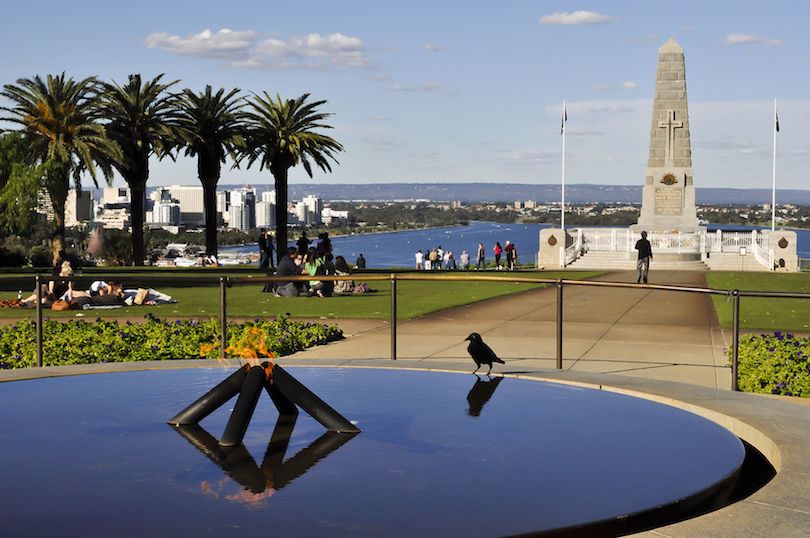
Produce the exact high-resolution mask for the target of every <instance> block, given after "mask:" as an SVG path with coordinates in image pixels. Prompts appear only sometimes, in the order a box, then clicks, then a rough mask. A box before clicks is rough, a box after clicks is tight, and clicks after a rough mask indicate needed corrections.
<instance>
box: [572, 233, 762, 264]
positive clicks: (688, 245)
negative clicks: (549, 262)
mask: <svg viewBox="0 0 810 538" xmlns="http://www.w3.org/2000/svg"><path fill="white" fill-rule="evenodd" d="M640 238H641V233H640V232H635V231H631V230H629V229H621V228H575V229H571V230H569V231H568V240H567V241H566V243H567V248H565V249H563V248H560V265H561V266H566V265H568V264H570V263H571V262H573V261H574V260H576V259H577V258H579V257H580V256H581V255H582V254H584V253H585V252H591V251H599V252H632V251H633V250H634V249H635V245H636V241H638V240H639V239H640ZM647 239H648V240H649V241H650V243H651V244H652V249H653V252H654V253H658V254H665V253H678V254H701V255H703V254H705V253H709V252H715V253H721V252H735V253H739V252H740V247H745V248H746V250H747V251H748V252H751V253H753V254H754V258H755V259H756V261H757V262H758V263H759V264H761V265H762V266H763V267H765V268H767V269H768V270H773V257H774V254H773V249H770V248H769V237H768V234H767V233H762V232H759V233H758V232H757V231H756V230H752V231H750V232H748V231H741V232H723V231H721V230H717V231H716V232H711V233H708V232H655V231H653V232H648V235H647Z"/></svg>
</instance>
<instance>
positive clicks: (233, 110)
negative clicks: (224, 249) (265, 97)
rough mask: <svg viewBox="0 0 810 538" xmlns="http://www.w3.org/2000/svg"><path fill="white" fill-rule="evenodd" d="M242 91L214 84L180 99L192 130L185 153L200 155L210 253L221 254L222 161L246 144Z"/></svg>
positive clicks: (185, 122)
mask: <svg viewBox="0 0 810 538" xmlns="http://www.w3.org/2000/svg"><path fill="white" fill-rule="evenodd" d="M239 92H240V90H239V89H235V90H231V92H230V93H228V94H227V95H225V90H224V89H220V90H219V91H218V92H217V93H216V94H213V93H212V90H211V86H206V87H205V91H204V92H200V93H199V94H196V93H194V92H193V91H191V90H189V89H185V90H183V99H182V102H181V103H180V110H181V111H182V115H183V127H184V129H185V130H186V131H187V132H188V133H189V134H190V137H189V139H188V142H187V144H186V152H185V154H186V155H188V156H192V157H195V156H196V157H197V177H199V178H200V183H202V186H203V206H204V211H205V253H206V254H207V255H216V254H217V201H216V192H217V184H218V183H219V176H220V172H221V171H222V164H223V163H224V162H225V158H226V157H227V156H228V155H231V156H232V157H233V156H234V154H235V153H234V152H235V150H236V148H237V147H240V146H244V135H245V124H244V120H245V114H244V113H243V112H241V110H240V109H241V108H242V106H243V103H242V98H241V97H237V94H238V93H239Z"/></svg>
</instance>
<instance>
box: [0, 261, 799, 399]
mask: <svg viewBox="0 0 810 538" xmlns="http://www.w3.org/2000/svg"><path fill="white" fill-rule="evenodd" d="M354 277H355V279H356V280H359V279H358V278H357V277H358V275H354ZM94 278H96V279H98V280H103V279H104V278H103V275H94ZM311 278H312V277H311V276H307V275H305V276H294V277H291V276H267V277H225V276H222V277H218V278H213V277H195V278H194V279H193V280H194V282H198V283H200V284H215V283H218V284H219V287H220V319H221V335H220V356H221V357H222V358H225V348H226V347H227V339H228V335H227V325H228V323H227V320H228V317H227V289H228V288H229V287H231V286H232V285H233V284H246V283H250V284H259V283H267V282H289V281H296V282H306V281H309V280H311ZM56 279H59V280H74V281H75V280H80V279H81V277H67V278H65V277H43V276H41V275H37V276H36V277H35V282H36V294H37V298H38V299H39V294H40V290H41V288H42V283H43V282H49V281H51V280H56ZM85 279H86V278H85ZM110 279H112V280H116V279H120V275H111V277H110ZM318 279H319V280H327V281H337V280H346V277H345V276H326V275H318ZM2 280H8V279H0V281H2ZM13 280H15V281H20V280H21V279H20V277H14V278H13ZM173 280H174V281H178V282H180V281H182V282H184V283H188V282H189V279H188V278H185V277H164V276H162V277H146V276H140V275H139V276H138V277H137V281H138V282H142V283H147V282H159V283H164V284H165V283H167V282H171V281H173ZM362 280H363V281H369V282H371V281H389V282H390V296H391V314H390V333H391V357H390V358H391V360H396V359H397V282H398V281H400V280H403V281H409V280H410V281H478V282H486V281H490V282H493V281H497V282H515V283H528V284H548V285H554V286H556V289H557V294H556V295H557V317H556V329H557V330H556V344H557V345H556V349H557V353H556V368H557V369H558V370H562V369H563V327H564V323H563V289H564V287H565V286H592V287H606V288H625V289H644V290H660V291H672V292H682V293H700V294H709V295H722V296H725V297H727V298H728V299H727V300H729V299H730V300H731V301H732V335H733V352H732V361H731V362H732V365H731V390H734V391H739V386H738V384H737V377H738V376H737V371H738V363H739V339H740V298H741V297H766V298H783V299H810V293H796V292H779V291H748V290H739V289H734V290H724V289H714V288H696V287H689V286H669V285H665V284H632V283H624V282H601V281H594V280H568V279H562V278H558V279H551V278H537V277H528V276H527V277H523V276H519V274H516V273H507V274H498V275H472V274H415V273H403V274H397V273H391V274H389V275H384V274H379V275H375V274H363V275H362ZM42 321H43V319H42V302H41V301H40V300H38V301H37V308H36V333H37V357H36V358H37V366H38V367H42Z"/></svg>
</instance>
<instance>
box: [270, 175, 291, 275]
mask: <svg viewBox="0 0 810 538" xmlns="http://www.w3.org/2000/svg"><path fill="white" fill-rule="evenodd" d="M287 170H289V169H288V168H285V167H283V166H280V167H271V168H270V172H271V173H272V174H273V178H274V179H275V180H276V238H277V243H276V245H277V254H278V259H279V261H281V259H282V258H283V257H284V256H286V255H287Z"/></svg>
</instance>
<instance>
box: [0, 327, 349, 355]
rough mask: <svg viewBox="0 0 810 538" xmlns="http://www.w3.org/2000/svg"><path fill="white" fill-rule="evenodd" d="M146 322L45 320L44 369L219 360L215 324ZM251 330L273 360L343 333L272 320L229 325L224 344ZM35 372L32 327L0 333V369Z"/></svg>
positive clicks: (218, 328) (329, 328)
mask: <svg viewBox="0 0 810 538" xmlns="http://www.w3.org/2000/svg"><path fill="white" fill-rule="evenodd" d="M145 318H146V319H145V321H144V322H143V323H130V322H127V323H126V324H119V323H118V322H117V321H103V320H101V319H97V320H96V321H95V322H94V323H93V322H87V321H83V320H78V321H74V320H71V321H68V322H59V321H53V320H47V319H46V320H45V321H44V322H43V328H42V341H43V346H42V347H43V365H44V366H56V365H64V364H93V363H103V362H123V361H152V360H168V359H199V358H201V357H204V358H211V359H214V358H218V357H219V353H220V351H219V347H218V346H219V339H220V334H221V331H220V323H219V321H218V320H214V319H211V320H198V319H191V320H177V321H168V320H162V319H159V318H156V317H154V316H153V315H152V314H148V315H146V316H145ZM256 329H258V330H260V331H261V333H262V334H265V335H266V337H265V339H264V344H265V345H266V347H267V350H268V351H270V352H271V353H272V354H273V355H274V356H276V357H281V356H284V355H290V354H292V353H295V352H297V351H301V350H304V349H307V348H309V347H312V346H317V345H321V344H326V343H327V342H332V341H335V340H340V339H342V338H343V332H342V331H341V330H340V329H338V328H337V327H334V326H332V327H329V326H327V325H323V324H320V323H308V322H303V321H290V319H289V318H288V317H287V316H281V317H277V316H273V318H272V319H263V318H257V319H255V320H253V321H248V322H245V323H241V324H240V323H228V341H229V342H232V341H239V340H240V339H242V338H243V335H244V333H245V332H246V331H252V332H253V333H254V334H255V332H256ZM201 350H203V351H202V352H201ZM34 366H36V323H35V322H34V321H32V320H23V321H19V322H17V323H16V324H14V325H10V326H8V327H5V328H3V329H2V330H0V368H29V367H34Z"/></svg>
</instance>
